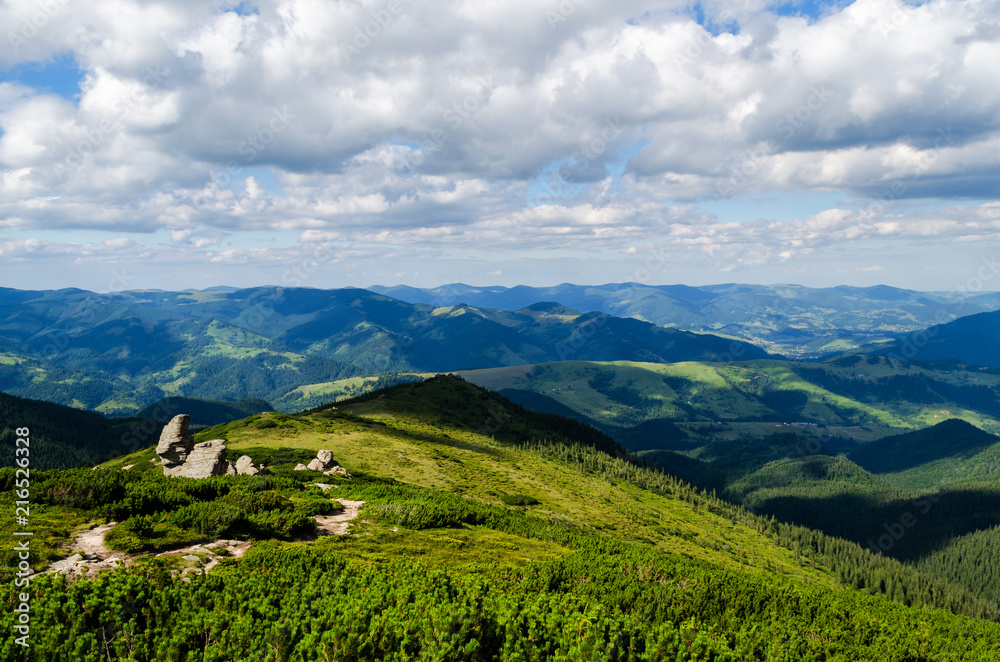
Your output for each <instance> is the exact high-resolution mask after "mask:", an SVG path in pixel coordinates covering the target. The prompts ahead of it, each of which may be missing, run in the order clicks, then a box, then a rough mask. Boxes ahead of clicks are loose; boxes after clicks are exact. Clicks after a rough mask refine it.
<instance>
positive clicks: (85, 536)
mask: <svg viewBox="0 0 1000 662" xmlns="http://www.w3.org/2000/svg"><path fill="white" fill-rule="evenodd" d="M115 526H117V524H116V523H114V522H112V523H111V524H105V525H103V526H95V527H94V528H92V529H89V530H87V531H81V532H80V533H78V534H76V537H75V538H73V542H72V543H70V547H69V551H70V555H69V557H68V558H65V559H63V560H62V561H56V562H55V563H53V564H52V565H50V566H49V567H48V569H46V570H45V571H43V572H65V573H68V574H76V573H82V574H83V575H85V576H92V575H96V574H97V573H98V572H99V571H100V570H103V569H105V568H118V567H121V566H122V565H124V564H126V563H128V562H131V561H133V560H134V559H135V558H136V557H135V556H128V555H126V554H123V553H121V552H115V551H113V550H110V549H108V548H107V547H106V546H105V545H104V534H105V533H107V532H108V531H110V530H111V529H113V528H115Z"/></svg>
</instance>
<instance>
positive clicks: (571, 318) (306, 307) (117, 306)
mask: <svg viewBox="0 0 1000 662" xmlns="http://www.w3.org/2000/svg"><path fill="white" fill-rule="evenodd" d="M765 356H767V353H766V352H764V351H763V350H761V349H759V348H758V347H755V346H753V345H751V344H748V343H744V342H740V341H734V340H730V339H723V338H719V337H715V336H711V335H700V334H694V333H689V332H686V331H678V330H676V329H665V328H661V327H657V326H655V325H652V324H648V323H646V322H641V321H638V320H633V319H619V318H615V317H610V316H607V315H604V314H600V313H579V312H576V311H572V310H568V309H566V308H564V307H561V306H553V305H547V304H539V305H532V306H529V307H527V308H525V309H523V310H519V311H498V310H489V309H481V308H473V307H470V306H464V305H458V306H452V307H433V306H428V305H424V304H420V305H413V304H408V303H404V302H402V301H399V300H396V299H392V298H390V297H386V296H383V295H380V294H375V293H372V292H369V291H367V290H361V289H353V288H348V289H341V290H315V289H285V288H252V289H246V290H236V291H229V290H226V291H218V290H216V291H208V292H162V291H132V292H116V293H113V294H106V295H104V294H95V293H93V292H86V291H83V290H75V289H70V290H58V291H53V292H22V291H17V290H2V291H0V390H3V391H6V392H8V393H12V394H15V395H20V396H24V397H33V398H38V399H45V400H49V401H52V402H58V403H61V404H73V405H75V406H80V407H83V408H88V409H95V410H98V411H102V412H106V413H132V412H135V411H137V410H139V409H141V408H142V407H145V406H147V405H149V404H151V403H153V402H155V401H157V400H160V399H161V398H163V397H166V396H172V395H179V396H183V397H194V398H206V399H214V400H227V401H236V400H240V399H243V398H247V397H252V398H263V399H266V400H268V401H270V402H272V403H274V404H275V405H276V406H282V405H284V408H286V409H289V410H294V409H295V408H296V406H298V404H299V403H298V401H297V399H296V394H293V393H292V392H293V391H295V389H297V388H299V387H301V386H303V385H308V384H315V383H322V382H328V381H332V380H337V379H341V378H347V377H355V376H362V375H377V374H381V373H384V372H387V371H425V372H440V371H449V370H456V369H461V368H476V367H492V366H504V365H516V364H519V363H531V362H541V361H550V360H562V359H566V358H570V357H575V358H585V359H595V360H603V359H611V358H616V359H618V358H625V359H634V360H646V361H677V360H695V359H697V360H707V361H713V360H732V359H734V358H737V359H738V358H743V359H748V358H762V357H765ZM283 398H288V401H287V402H286V401H284V400H283Z"/></svg>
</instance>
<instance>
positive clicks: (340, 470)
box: [295, 450, 351, 478]
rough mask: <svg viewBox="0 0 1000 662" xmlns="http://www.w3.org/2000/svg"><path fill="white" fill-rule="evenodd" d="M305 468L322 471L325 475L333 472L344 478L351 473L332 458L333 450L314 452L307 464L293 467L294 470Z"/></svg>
mask: <svg viewBox="0 0 1000 662" xmlns="http://www.w3.org/2000/svg"><path fill="white" fill-rule="evenodd" d="M306 469H309V470H312V471H322V472H323V473H324V474H326V475H327V476H333V475H334V474H336V475H338V476H343V477H344V478H350V477H351V474H349V473H347V469H344V467H342V466H340V464H339V463H338V462H337V461H336V460H334V459H333V451H327V450H322V451H319V452H318V453H316V457H314V458H313V459H312V460H311V461H310V462H309V464H308V465H304V464H300V465H298V466H297V467H295V471H305V470H306Z"/></svg>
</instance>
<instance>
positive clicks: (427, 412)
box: [7, 378, 1000, 659]
mask: <svg viewBox="0 0 1000 662" xmlns="http://www.w3.org/2000/svg"><path fill="white" fill-rule="evenodd" d="M448 380H449V378H439V379H438V380H435V382H434V383H435V384H436V385H437V386H438V387H440V386H442V384H443V386H444V387H445V389H444V390H445V393H444V395H443V396H442V397H439V398H437V401H436V402H435V403H434V406H421V404H420V400H421V398H420V397H419V396H418V395H416V394H417V393H418V391H419V389H420V388H421V387H423V386H424V385H418V386H414V387H404V388H397V389H394V391H393V397H390V398H379V397H377V396H376V397H373V398H367V399H359V400H356V401H353V402H349V403H344V404H342V405H338V408H337V409H333V408H329V409H325V410H322V411H314V412H311V413H307V414H303V415H301V416H285V415H281V414H276V413H269V414H263V415H258V416H254V417H251V418H249V419H245V420H243V421H237V422H234V423H230V424H226V425H220V426H216V427H215V428H212V429H209V430H206V431H204V432H203V433H201V434H200V435H199V437H198V440H199V441H201V440H204V439H208V438H214V437H224V438H226V439H227V440H228V441H229V443H230V449H231V451H232V455H233V456H237V455H239V454H241V453H242V452H243V451H245V450H250V451H251V453H255V454H256V453H262V452H263V451H262V450H261V449H268V450H270V451H271V452H275V453H277V452H279V449H289V448H290V449H296V450H295V452H297V453H299V454H300V455H310V454H312V453H313V452H314V451H315V450H317V449H320V448H328V449H331V450H333V452H334V456H335V457H336V459H337V460H338V461H340V463H341V464H343V465H344V466H345V467H346V468H347V469H348V470H349V471H351V472H353V473H355V474H356V475H361V474H365V473H369V474H376V475H378V476H382V477H388V478H395V479H396V480H398V481H403V482H406V483H409V484H411V485H414V486H420V487H425V488H437V489H443V490H446V491H450V492H453V493H455V494H459V495H462V496H465V497H467V498H469V499H472V500H482V501H485V502H489V503H492V504H499V503H500V497H501V496H503V495H512V494H521V495H526V496H531V497H534V498H536V499H537V500H538V501H539V502H540V503H539V504H538V505H536V506H532V507H530V508H527V509H526V510H525V511H524V512H526V513H527V515H528V516H529V517H537V518H540V520H542V521H555V522H566V523H570V524H575V525H579V526H582V527H587V528H589V529H591V530H592V531H593V532H595V533H599V534H605V535H609V536H611V537H613V538H615V539H623V540H625V541H635V542H638V543H645V544H648V545H651V546H653V547H654V548H656V549H658V550H661V551H664V552H672V553H677V554H681V555H684V556H690V557H693V558H695V559H699V560H701V561H705V562H708V563H710V564H712V565H714V566H719V567H723V568H728V569H730V570H733V571H736V572H737V573H739V572H741V571H743V572H749V573H751V576H755V577H759V578H760V579H761V580H766V581H774V582H777V585H778V586H791V585H800V586H801V585H802V584H810V585H812V588H808V589H803V590H809V591H813V592H815V591H819V590H820V587H825V589H831V588H832V589H833V590H832V591H831V592H829V593H827V592H824V593H823V596H824V597H823V598H822V599H823V600H826V601H827V603H829V604H827V603H824V606H823V607H820V609H823V610H827V609H833V610H835V611H837V613H838V614H839V613H842V612H841V611H839V610H841V609H843V608H844V607H843V606H833V604H832V603H833V602H837V601H839V600H841V599H842V598H841V597H838V596H843V599H844V600H845V602H844V603H843V605H847V604H849V602H846V601H848V600H859V599H861V598H858V597H848V595H850V596H857V595H858V594H856V593H854V592H853V591H848V590H847V589H839V588H833V587H837V586H841V585H842V582H841V580H839V579H838V578H837V577H836V576H835V575H834V574H833V573H831V572H830V571H828V570H827V569H826V568H824V567H823V566H822V565H820V566H817V567H815V568H813V567H810V564H809V563H808V562H806V563H803V562H801V561H800V560H798V559H796V554H795V553H794V552H792V551H790V550H788V549H786V548H784V547H781V546H779V545H778V544H776V543H775V542H774V541H773V539H772V538H770V537H768V536H767V535H766V534H765V533H761V532H758V531H757V530H755V529H753V528H750V527H747V526H744V525H742V524H739V523H736V522H735V520H733V519H731V518H730V517H728V516H727V515H726V511H725V510H724V509H716V508H713V507H712V506H711V502H710V501H708V500H701V502H700V505H697V504H695V503H691V502H689V501H687V500H684V499H681V498H678V496H679V495H681V494H682V493H683V491H680V492H677V493H676V494H674V495H667V496H661V495H658V494H654V493H652V492H649V491H646V490H642V489H639V488H638V487H636V486H635V485H633V484H630V483H628V482H625V481H611V480H609V479H608V477H607V476H606V475H604V474H598V473H595V472H587V471H580V470H579V469H578V468H576V467H574V466H573V464H572V463H568V464H567V463H565V462H558V461H554V460H550V459H546V457H543V456H542V455H539V454H537V453H535V452H533V451H531V450H525V449H522V448H520V447H519V446H518V445H517V444H516V443H511V441H512V439H511V435H510V434H507V433H508V432H509V430H510V429H511V428H510V426H507V425H505V424H506V423H507V422H510V423H511V424H512V425H513V424H514V423H516V422H517V419H518V416H519V415H520V414H519V412H518V411H517V410H516V409H513V408H511V407H510V406H509V405H505V404H504V403H503V402H502V401H500V400H498V399H492V397H491V396H489V395H488V394H485V393H482V392H481V391H478V390H477V389H472V388H470V387H469V386H468V385H463V384H462V383H461V382H457V381H455V380H450V381H448ZM410 396H412V397H410ZM498 407H499V409H498ZM473 412H478V413H479V414H480V415H479V416H478V417H473V418H470V417H469V414H470V413H473ZM533 420H536V421H541V422H542V423H544V421H543V420H541V419H537V418H536V419H533ZM497 422H499V424H497ZM534 429H537V430H541V431H543V434H545V435H548V432H545V426H544V425H538V426H536V427H535V428H534ZM515 436H516V435H515ZM527 437H530V435H526V438H524V439H523V441H525V442H530V441H532V440H531V439H530V438H527ZM513 441H519V440H518V439H513ZM280 452H282V453H286V454H287V451H280ZM150 457H152V450H151V449H147V450H146V451H143V452H142V453H137V454H135V455H133V456H131V457H129V458H122V459H120V460H117V461H114V462H109V463H107V464H106V465H104V466H105V469H110V470H118V469H120V467H121V465H123V464H125V463H136V467H135V468H134V469H132V471H135V470H137V469H140V468H142V469H144V470H153V471H155V470H156V468H155V467H153V466H152V465H151V464H150V463H149V462H148V460H149V458H150ZM271 466H274V467H277V466H278V465H277V463H272V464H271ZM316 478H321V477H320V476H318V475H317V476H316ZM322 480H324V481H325V482H337V483H342V485H341V489H342V490H343V489H346V490H348V491H347V492H342V493H344V494H347V495H349V494H350V489H351V482H350V481H348V482H347V483H346V484H343V483H344V481H342V480H340V479H337V478H336V477H333V478H326V477H322ZM615 482H617V484H614V483H615ZM375 512H376V511H374V510H373V511H372V515H371V516H370V517H372V520H373V521H364V522H362V523H360V525H359V526H358V528H357V529H356V530H355V531H356V532H357V533H360V534H361V535H356V536H350V537H347V538H341V539H326V540H321V541H318V542H316V543H282V545H287V546H288V547H290V548H298V549H301V550H303V551H306V550H308V549H309V548H310V547H311V546H315V549H316V552H317V553H326V552H324V551H323V550H328V551H332V552H334V553H336V554H340V555H343V558H344V559H349V560H350V562H351V563H359V564H362V565H369V566H374V567H385V564H386V563H388V562H392V561H395V560H403V561H405V562H408V563H414V562H415V561H417V560H418V559H419V560H420V561H422V562H424V563H426V564H428V567H435V566H440V567H448V568H453V569H455V568H460V567H463V566H466V565H467V564H483V563H486V564H491V563H496V564H498V565H500V566H505V565H517V566H522V565H525V564H528V563H533V562H539V561H540V562H545V561H546V560H550V559H554V558H558V557H566V558H570V557H572V556H573V555H574V554H576V555H577V556H579V555H578V553H576V552H573V551H571V550H570V549H567V548H565V547H562V546H560V545H559V544H555V543H553V542H551V541H547V540H544V539H538V538H530V537H522V536H520V535H515V534H512V533H510V532H502V531H498V530H495V529H490V528H486V527H480V526H461V527H457V528H456V527H452V528H446V529H439V528H431V529H424V530H414V529H409V528H406V527H392V526H389V525H388V524H383V523H380V522H379V518H378V517H377V516H375ZM7 519H8V520H9V518H7ZM67 524H69V522H67ZM266 547H268V545H263V546H262V548H266ZM664 558H666V557H664ZM475 568H476V566H469V572H473V573H475V572H478V571H477V570H476V569H475ZM720 590H723V589H721V588H720ZM775 590H779V589H775ZM780 590H785V589H780ZM816 595H819V594H818V593H816ZM719 598H720V599H723V600H724V599H725V598H724V597H722V594H720V596H719ZM863 599H864V600H872V601H873V602H871V603H870V604H871V606H872V607H874V608H875V612H874V613H875V614H876V615H878V614H879V612H878V609H881V608H885V609H887V610H890V611H892V613H897V612H898V613H900V614H902V611H901V610H902V609H903V608H902V607H900V606H899V605H890V604H888V603H884V602H882V601H881V599H880V598H867V597H864V598H863ZM852 604H853V603H852ZM858 604H860V603H858ZM866 604H868V603H866ZM837 605H840V603H839V602H837ZM879 605H882V607H880V606H879ZM811 608H813V607H811ZM869 608H871V607H869ZM849 612H850V614H851V618H858V619H861V620H860V621H858V622H860V623H863V625H862V627H863V628H868V630H870V631H871V632H875V631H877V630H878V628H879V627H881V626H880V625H879V621H877V620H876V621H870V622H869V621H868V620H865V619H867V618H868V617H867V616H862V615H861V614H860V613H857V612H853V611H850V610H849ZM824 613H825V612H824ZM906 613H907V616H906V617H907V618H909V619H910V620H911V621H912V622H913V624H914V626H915V627H919V628H922V629H921V631H922V632H925V633H926V632H930V631H931V630H934V631H935V632H936V631H937V630H939V629H940V628H942V627H947V628H952V629H955V628H965V627H966V625H964V624H967V623H973V621H969V620H967V619H955V618H953V617H951V616H946V615H944V614H941V613H940V612H927V611H920V610H906ZM755 618H756V616H755ZM879 618H880V619H881V615H880V616H879ZM970 627H971V626H970ZM976 627H982V628H986V629H985V630H983V631H984V632H987V631H988V632H993V630H991V629H990V628H994V629H995V626H993V625H988V624H981V625H977V626H976ZM949 631H951V630H949ZM956 631H957V630H956ZM963 632H964V630H963ZM792 634H793V635H794V636H796V637H798V636H802V633H801V632H799V633H798V634H795V633H792ZM813 636H815V632H814V633H813ZM859 636H860V635H859ZM990 636H992V635H990ZM997 637H998V638H1000V634H998V635H997ZM816 659H820V658H816ZM831 659H835V658H831ZM893 659H897V658H893ZM898 659H904V658H903V657H899V658H898ZM906 659H909V658H906ZM914 659H916V658H914ZM928 659H929V658H928ZM955 659H959V658H957V657H956V658H955Z"/></svg>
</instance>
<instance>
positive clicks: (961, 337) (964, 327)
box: [884, 311, 1000, 367]
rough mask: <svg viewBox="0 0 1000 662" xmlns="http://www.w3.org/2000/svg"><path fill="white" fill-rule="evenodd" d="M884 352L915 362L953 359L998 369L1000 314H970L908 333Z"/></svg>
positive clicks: (999, 312)
mask: <svg viewBox="0 0 1000 662" xmlns="http://www.w3.org/2000/svg"><path fill="white" fill-rule="evenodd" d="M884 353H885V354H887V355H895V356H900V357H902V358H905V359H909V360H914V361H939V360H955V361H962V362H965V363H972V364H974V365H980V366H989V367H1000V311H998V312H989V313H979V314H978V315H969V316H968V317H962V318H959V319H957V320H955V321H953V322H949V323H947V324H939V325H936V326H932V327H930V328H929V329H926V330H925V331H921V332H917V333H912V334H908V335H906V336H903V337H902V338H900V339H899V340H897V341H896V342H894V343H893V344H892V345H891V346H890V347H889V348H887V349H886V350H885V351H884Z"/></svg>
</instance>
